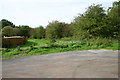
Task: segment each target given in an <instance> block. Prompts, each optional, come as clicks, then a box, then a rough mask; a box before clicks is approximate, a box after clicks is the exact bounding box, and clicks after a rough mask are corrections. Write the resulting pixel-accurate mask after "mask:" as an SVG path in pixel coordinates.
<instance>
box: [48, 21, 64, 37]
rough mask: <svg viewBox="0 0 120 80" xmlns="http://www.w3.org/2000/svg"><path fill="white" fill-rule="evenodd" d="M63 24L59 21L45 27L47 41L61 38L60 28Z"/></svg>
mask: <svg viewBox="0 0 120 80" xmlns="http://www.w3.org/2000/svg"><path fill="white" fill-rule="evenodd" d="M63 25H64V23H62V22H59V21H53V22H51V23H49V24H48V25H47V28H46V38H47V39H58V38H61V37H62V28H63Z"/></svg>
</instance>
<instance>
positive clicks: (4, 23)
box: [0, 19, 15, 28]
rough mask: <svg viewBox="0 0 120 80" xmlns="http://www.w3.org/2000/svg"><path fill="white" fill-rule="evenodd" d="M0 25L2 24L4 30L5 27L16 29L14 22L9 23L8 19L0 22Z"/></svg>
mask: <svg viewBox="0 0 120 80" xmlns="http://www.w3.org/2000/svg"><path fill="white" fill-rule="evenodd" d="M0 23H1V24H2V28H4V27H5V26H11V27H13V28H14V27H15V25H14V24H13V23H12V22H10V21H8V20H6V19H2V20H1V21H0Z"/></svg>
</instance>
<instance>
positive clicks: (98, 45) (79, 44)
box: [2, 39, 118, 60]
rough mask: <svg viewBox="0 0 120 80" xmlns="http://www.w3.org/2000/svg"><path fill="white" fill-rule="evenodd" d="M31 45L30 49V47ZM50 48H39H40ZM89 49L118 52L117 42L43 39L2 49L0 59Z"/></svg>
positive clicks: (30, 40)
mask: <svg viewBox="0 0 120 80" xmlns="http://www.w3.org/2000/svg"><path fill="white" fill-rule="evenodd" d="M31 45H32V47H31ZM43 46H46V47H50V48H40V47H43ZM89 49H112V50H118V42H117V41H111V42H109V41H108V40H103V41H102V40H91V41H64V40H57V42H54V43H52V42H51V41H50V40H45V39H29V40H28V41H27V43H26V44H24V45H21V46H20V50H22V51H20V50H19V49H18V47H16V48H9V49H5V48H4V49H3V51H2V57H3V60H5V59H12V58H17V57H23V56H30V55H43V54H50V53H57V52H65V51H74V50H89Z"/></svg>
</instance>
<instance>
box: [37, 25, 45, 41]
mask: <svg viewBox="0 0 120 80" xmlns="http://www.w3.org/2000/svg"><path fill="white" fill-rule="evenodd" d="M36 37H37V38H38V39H42V38H45V29H44V28H43V27H42V26H40V27H38V28H36Z"/></svg>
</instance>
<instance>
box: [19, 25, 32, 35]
mask: <svg viewBox="0 0 120 80" xmlns="http://www.w3.org/2000/svg"><path fill="white" fill-rule="evenodd" d="M19 29H20V36H25V37H29V36H30V35H29V31H30V27H29V26H27V25H22V26H19Z"/></svg>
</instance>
